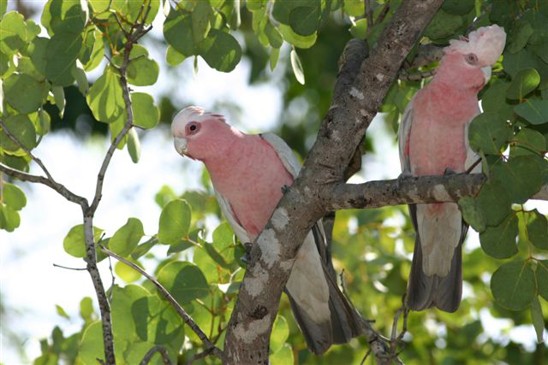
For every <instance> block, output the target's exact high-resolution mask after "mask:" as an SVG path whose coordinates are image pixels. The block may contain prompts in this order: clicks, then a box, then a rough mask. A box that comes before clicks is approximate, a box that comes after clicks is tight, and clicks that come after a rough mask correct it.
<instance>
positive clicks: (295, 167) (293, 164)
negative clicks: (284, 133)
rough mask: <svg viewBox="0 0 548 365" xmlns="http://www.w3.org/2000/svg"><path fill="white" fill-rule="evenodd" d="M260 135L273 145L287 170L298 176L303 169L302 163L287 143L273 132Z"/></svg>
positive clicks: (294, 176)
mask: <svg viewBox="0 0 548 365" xmlns="http://www.w3.org/2000/svg"><path fill="white" fill-rule="evenodd" d="M260 136H261V138H263V139H264V140H265V141H266V142H268V143H269V144H270V145H271V146H272V148H273V149H274V151H276V153H277V154H278V157H279V158H280V161H282V164H283V165H284V167H285V168H286V170H287V171H288V172H289V173H290V174H291V176H293V178H296V177H297V175H298V174H299V171H300V170H301V164H300V163H299V160H297V157H296V156H295V153H293V151H292V150H291V148H290V147H289V146H288V145H287V143H285V141H284V140H283V139H281V138H280V137H278V136H277V135H275V134H273V133H262V134H260Z"/></svg>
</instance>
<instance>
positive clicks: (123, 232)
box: [108, 218, 145, 256]
mask: <svg viewBox="0 0 548 365" xmlns="http://www.w3.org/2000/svg"><path fill="white" fill-rule="evenodd" d="M144 234H145V232H144V230H143V223H141V221H140V220H139V219H137V218H129V219H128V220H127V222H126V224H124V225H123V226H122V227H120V228H119V229H118V230H117V231H116V232H115V233H114V235H113V236H112V237H111V238H110V241H109V244H108V246H109V248H110V249H111V250H112V251H113V252H115V253H117V254H118V255H120V256H128V255H129V254H131V253H132V252H133V250H134V249H135V247H137V244H139V241H140V240H141V238H142V237H143V235H144Z"/></svg>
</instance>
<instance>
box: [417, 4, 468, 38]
mask: <svg viewBox="0 0 548 365" xmlns="http://www.w3.org/2000/svg"><path fill="white" fill-rule="evenodd" d="M463 24H464V20H463V17H462V16H460V15H454V14H449V13H447V12H445V11H443V10H439V11H438V12H437V13H436V15H435V16H434V19H432V21H431V22H430V25H428V27H427V28H426V30H425V31H424V35H425V36H426V37H428V38H430V39H432V40H443V39H446V38H449V37H452V36H453V35H454V34H455V32H456V31H457V30H458V29H459V28H460V27H462V26H463Z"/></svg>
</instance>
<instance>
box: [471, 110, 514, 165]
mask: <svg viewBox="0 0 548 365" xmlns="http://www.w3.org/2000/svg"><path fill="white" fill-rule="evenodd" d="M511 136H512V129H511V128H510V127H509V126H508V124H507V123H506V120H504V119H501V118H500V117H499V116H498V115H497V114H496V113H493V112H486V113H482V114H480V115H478V116H477V117H476V118H474V120H473V121H472V123H471V124H470V128H469V129H468V139H469V141H470V147H471V148H472V149H473V150H474V151H476V152H483V153H485V154H492V155H499V154H500V153H501V149H502V147H503V146H504V145H506V143H507V141H508V140H509V139H510V137H511Z"/></svg>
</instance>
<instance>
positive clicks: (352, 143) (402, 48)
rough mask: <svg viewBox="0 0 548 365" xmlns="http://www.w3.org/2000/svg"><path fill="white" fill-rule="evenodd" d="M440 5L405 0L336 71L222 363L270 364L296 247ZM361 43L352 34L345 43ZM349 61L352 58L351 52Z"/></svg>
mask: <svg viewBox="0 0 548 365" xmlns="http://www.w3.org/2000/svg"><path fill="white" fill-rule="evenodd" d="M441 4H442V0H427V1H419V0H409V1H404V2H402V4H401V6H400V8H399V9H398V10H397V12H396V14H395V15H394V17H393V19H392V21H391V23H390V24H389V25H388V27H387V28H386V29H385V31H384V32H383V34H382V35H381V36H380V38H379V42H378V45H377V47H376V49H375V50H374V52H373V53H372V55H371V56H370V57H369V58H367V59H365V61H364V62H361V60H360V61H358V63H361V68H360V72H359V73H358V76H357V77H356V76H355V74H354V77H353V78H352V79H346V78H345V76H344V75H346V74H345V72H344V71H341V74H340V75H339V78H338V80H337V85H336V86H335V93H334V97H333V103H332V106H331V108H330V110H329V112H328V114H327V116H326V118H325V119H324V122H323V123H322V126H321V129H320V132H319V134H318V138H317V140H316V143H315V145H314V147H313V148H312V150H311V151H310V154H309V156H308V158H307V159H306V161H305V164H304V166H303V169H302V170H301V173H300V175H299V177H298V178H297V180H296V181H295V183H294V184H293V186H292V187H291V188H290V189H289V190H288V192H287V193H286V194H285V195H284V197H283V198H282V200H281V201H280V203H279V205H278V207H277V208H276V210H275V211H274V213H273V216H272V218H271V221H270V222H269V223H268V224H267V226H266V227H265V229H264V230H263V232H262V233H261V234H260V235H259V237H258V238H257V240H256V244H254V245H253V248H252V250H251V262H250V265H249V266H248V269H247V271H246V275H245V278H244V281H243V283H242V286H241V289H240V293H239V296H238V301H237V303H236V306H235V308H234V312H233V314H232V317H231V320H230V323H229V326H228V332H227V336H226V342H225V358H224V362H225V363H228V364H267V363H268V355H269V338H270V332H271V330H272V324H273V321H274V319H275V317H276V313H277V311H278V306H279V301H280V296H281V293H282V290H283V288H284V286H285V283H286V282H287V279H288V277H289V273H290V272H291V269H292V266H293V262H294V260H295V255H296V253H297V250H298V249H299V246H300V244H302V242H303V240H304V238H305V235H306V234H307V232H308V231H309V230H310V229H311V227H312V225H313V224H314V222H316V221H317V220H318V219H320V218H321V217H322V216H323V215H324V214H325V213H326V211H327V208H326V207H328V206H329V204H328V202H329V200H330V199H329V195H330V194H331V192H332V189H333V186H334V185H336V184H337V183H340V182H342V181H344V180H343V179H344V171H345V170H346V168H347V166H348V165H349V162H350V160H351V157H352V155H353V154H354V152H355V150H356V147H357V146H358V144H359V143H360V141H361V139H362V138H363V135H364V133H365V130H366V129H367V127H368V126H369V123H370V122H371V120H372V119H373V117H374V116H375V114H376V112H377V110H378V108H379V106H380V104H381V102H382V100H383V99H384V97H385V95H386V93H387V92H388V88H389V87H390V85H391V84H392V82H393V81H394V79H395V78H396V75H397V73H398V70H399V69H400V66H401V64H402V62H403V60H404V58H405V56H406V55H407V54H408V52H409V50H410V49H411V47H412V46H413V45H414V44H415V43H416V42H417V40H418V38H419V35H420V33H421V32H422V30H423V29H424V28H425V27H426V25H427V24H428V23H429V22H430V20H431V19H432V17H433V16H434V14H435V13H436V11H437V10H438V9H439V7H440V6H441ZM358 43H359V41H355V40H353V41H351V42H350V43H349V47H353V46H352V45H351V44H358ZM358 48H359V47H358ZM349 53H350V52H349ZM358 53H359V52H358ZM346 60H347V63H348V64H354V63H355V59H354V58H353V57H352V55H351V54H350V55H349V54H348V53H347V57H346ZM348 74H349V75H352V74H353V72H349V73H348ZM368 339H369V338H368ZM369 340H375V338H373V339H369ZM378 349H380V350H378ZM382 350H383V349H382V346H378V347H376V346H375V347H373V351H375V357H376V359H377V361H378V362H379V363H386V362H385V361H384V358H383V355H384V353H383V351H382Z"/></svg>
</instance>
